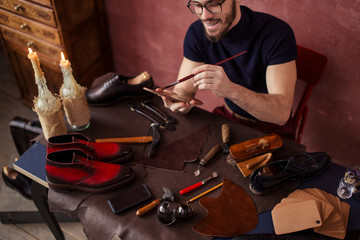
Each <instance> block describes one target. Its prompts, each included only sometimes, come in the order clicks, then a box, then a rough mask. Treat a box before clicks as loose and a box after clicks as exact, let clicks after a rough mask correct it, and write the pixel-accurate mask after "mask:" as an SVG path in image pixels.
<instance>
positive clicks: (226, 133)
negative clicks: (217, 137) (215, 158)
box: [221, 123, 230, 155]
mask: <svg viewBox="0 0 360 240" xmlns="http://www.w3.org/2000/svg"><path fill="white" fill-rule="evenodd" d="M221 137H222V142H223V144H224V148H223V152H224V154H225V155H228V154H229V149H230V146H229V142H230V129H229V125H228V124H226V123H225V124H223V125H221Z"/></svg>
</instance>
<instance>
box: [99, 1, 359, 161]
mask: <svg viewBox="0 0 360 240" xmlns="http://www.w3.org/2000/svg"><path fill="white" fill-rule="evenodd" d="M105 3H106V11H107V15H108V23H109V31H110V39H111V45H112V49H113V58H114V63H115V69H116V71H117V72H118V73H121V74H125V75H136V74H138V73H141V72H142V71H145V70H147V71H148V72H149V73H150V74H151V75H152V76H153V78H154V81H155V83H156V84H157V85H159V86H162V85H165V84H167V83H170V82H172V81H174V80H176V77H177V72H178V67H179V65H180V62H181V59H182V42H183V38H184V35H185V33H186V30H187V27H188V26H189V25H190V23H191V22H193V21H194V20H195V19H196V16H194V15H193V14H191V13H190V12H189V11H188V9H187V8H186V3H187V1H186V0H181V1H179V0H167V1H155V0H146V1H144V0H131V1H119V0H106V1H105ZM242 4H243V5H246V6H248V7H250V8H252V9H253V10H256V11H262V12H267V13H270V14H272V15H274V16H277V17H279V18H281V19H283V20H285V21H287V22H288V23H289V24H290V25H291V26H292V28H293V30H294V32H295V35H296V38H297V42H298V44H300V45H303V46H306V47H309V48H312V49H314V50H316V51H319V52H322V53H324V54H326V55H327V56H328V57H329V62H328V65H327V68H326V70H325V72H324V74H323V77H322V79H321V81H320V84H319V85H318V86H317V87H316V89H315V90H314V92H313V95H312V96H311V99H310V103H309V109H310V110H309V117H308V121H307V125H306V127H305V132H304V135H305V136H304V138H303V143H304V144H306V145H307V149H308V151H327V152H328V153H329V154H330V155H331V156H332V157H333V158H337V159H346V160H347V161H349V159H351V160H350V161H357V162H359V163H360V158H358V159H356V157H357V156H359V153H360V150H359V149H360V148H359V145H360V144H359V143H360V130H359V129H360V128H359V127H358V126H357V125H358V123H360V121H359V120H360V119H359V118H360V117H359V116H360V105H359V104H358V100H359V97H358V94H357V90H358V89H360V81H359V80H360V71H359V70H358V68H359V67H358V65H359V63H360V31H359V30H360V14H359V13H360V2H359V0H326V1H312V0H300V1H286V0H257V1H253V0H252V1H250V0H244V1H243V2H242ZM205 97H206V98H205ZM198 98H199V99H201V100H202V101H204V102H205V105H204V109H206V110H209V111H211V110H212V109H213V107H214V106H216V105H220V104H222V100H220V99H217V98H216V97H214V96H212V94H209V93H208V92H206V91H204V92H201V93H200V95H199V96H198Z"/></svg>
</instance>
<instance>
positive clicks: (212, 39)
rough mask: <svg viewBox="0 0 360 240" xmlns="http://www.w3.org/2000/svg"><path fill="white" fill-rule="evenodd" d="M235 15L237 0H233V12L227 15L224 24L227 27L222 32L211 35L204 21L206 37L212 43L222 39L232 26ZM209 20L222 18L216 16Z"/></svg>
mask: <svg viewBox="0 0 360 240" xmlns="http://www.w3.org/2000/svg"><path fill="white" fill-rule="evenodd" d="M235 17H236V3H235V1H233V3H232V7H231V13H230V15H228V16H226V17H225V20H224V25H225V26H226V27H225V29H224V30H223V31H222V32H220V33H219V34H217V35H214V36H211V35H210V34H209V33H208V32H207V31H206V28H205V26H204V23H203V28H204V32H205V35H206V38H207V39H208V40H209V41H210V42H212V43H216V42H218V41H220V40H221V39H222V38H223V37H224V36H225V35H226V34H227V33H228V32H229V30H230V26H231V24H232V22H233V21H234V19H235ZM209 20H220V21H221V19H216V18H210V19H207V21H209Z"/></svg>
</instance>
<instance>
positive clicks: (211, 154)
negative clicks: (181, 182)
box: [194, 144, 220, 177]
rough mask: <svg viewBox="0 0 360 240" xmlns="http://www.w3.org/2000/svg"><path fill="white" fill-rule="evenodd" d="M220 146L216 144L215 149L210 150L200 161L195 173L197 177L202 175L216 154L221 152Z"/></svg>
mask: <svg viewBox="0 0 360 240" xmlns="http://www.w3.org/2000/svg"><path fill="white" fill-rule="evenodd" d="M219 149H220V146H219V145H218V144H216V145H215V146H214V147H212V148H211V149H210V151H209V152H208V153H207V154H206V155H205V157H203V158H202V159H201V160H200V163H199V166H198V169H197V170H196V171H195V172H194V175H195V177H197V176H199V175H200V172H201V171H202V170H203V169H204V166H205V165H206V164H207V163H208V162H209V160H210V159H212V158H213V157H214V156H215V155H216V153H217V152H218V151H219Z"/></svg>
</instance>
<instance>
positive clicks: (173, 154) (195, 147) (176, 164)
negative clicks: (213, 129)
mask: <svg viewBox="0 0 360 240" xmlns="http://www.w3.org/2000/svg"><path fill="white" fill-rule="evenodd" d="M209 134H210V131H209V128H208V127H203V128H201V129H198V130H197V131H195V132H193V133H191V134H189V135H187V136H186V137H184V138H182V139H180V140H178V141H175V142H173V143H170V144H169V145H166V146H158V148H155V155H154V156H153V157H152V158H149V157H144V158H141V159H138V160H134V161H133V162H134V163H135V164H140V165H143V166H145V167H151V168H157V169H166V170H175V171H182V170H183V168H184V164H185V162H194V161H195V160H197V158H198V156H199V155H200V153H201V149H202V148H203V146H204V144H205V142H206V140H207V138H208V136H209ZM160 141H161V139H160Z"/></svg>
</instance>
